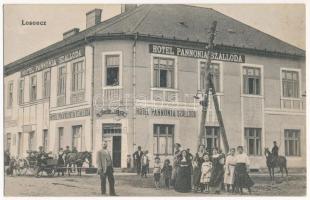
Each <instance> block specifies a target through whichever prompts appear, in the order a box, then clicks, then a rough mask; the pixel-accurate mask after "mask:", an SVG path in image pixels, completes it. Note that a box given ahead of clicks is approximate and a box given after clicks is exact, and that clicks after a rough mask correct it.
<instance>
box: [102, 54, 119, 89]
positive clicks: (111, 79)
mask: <svg viewBox="0 0 310 200" xmlns="http://www.w3.org/2000/svg"><path fill="white" fill-rule="evenodd" d="M105 65H106V70H107V71H106V86H119V85H120V84H119V82H120V56H119V55H106V56H105Z"/></svg>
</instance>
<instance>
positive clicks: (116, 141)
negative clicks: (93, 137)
mask: <svg viewBox="0 0 310 200" xmlns="http://www.w3.org/2000/svg"><path fill="white" fill-rule="evenodd" d="M121 135H122V125H121V124H120V123H104V124H102V140H105V141H106V142H107V143H108V150H109V151H110V152H111V156H112V160H113V167H115V168H120V167H121V166H122V165H121V164H122V163H121V160H122V136H121Z"/></svg>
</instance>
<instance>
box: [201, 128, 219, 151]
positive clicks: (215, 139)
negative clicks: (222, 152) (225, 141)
mask: <svg viewBox="0 0 310 200" xmlns="http://www.w3.org/2000/svg"><path fill="white" fill-rule="evenodd" d="M203 144H204V145H205V146H206V148H208V149H212V148H215V147H217V148H219V147H220V128H219V127H206V128H205V135H204V138H203Z"/></svg>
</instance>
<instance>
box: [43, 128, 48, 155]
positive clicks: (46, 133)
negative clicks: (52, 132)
mask: <svg viewBox="0 0 310 200" xmlns="http://www.w3.org/2000/svg"><path fill="white" fill-rule="evenodd" d="M43 149H44V151H45V152H47V151H48V130H47V129H44V130H43Z"/></svg>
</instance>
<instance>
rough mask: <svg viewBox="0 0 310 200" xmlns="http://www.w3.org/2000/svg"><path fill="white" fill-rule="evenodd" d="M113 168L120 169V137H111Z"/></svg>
mask: <svg viewBox="0 0 310 200" xmlns="http://www.w3.org/2000/svg"><path fill="white" fill-rule="evenodd" d="M112 146H113V150H112V154H113V155H112V157H113V167H116V168H120V167H121V152H122V149H121V148H122V136H113V145H112Z"/></svg>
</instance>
